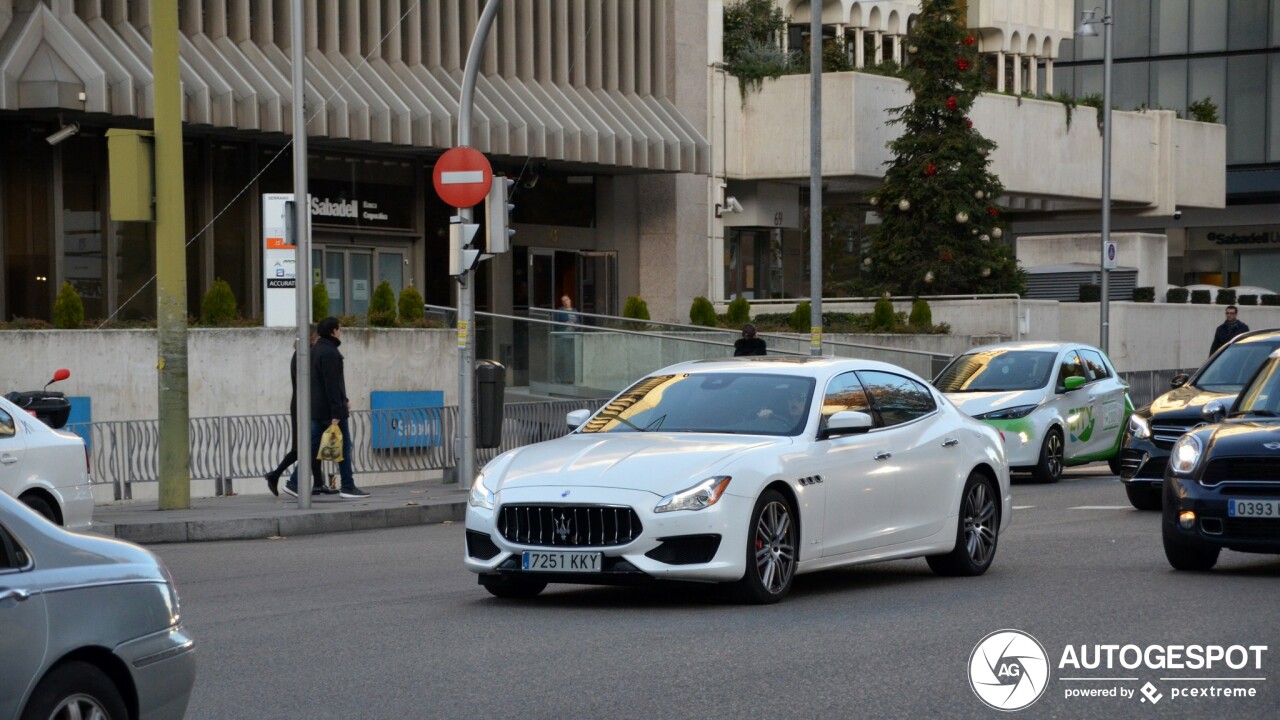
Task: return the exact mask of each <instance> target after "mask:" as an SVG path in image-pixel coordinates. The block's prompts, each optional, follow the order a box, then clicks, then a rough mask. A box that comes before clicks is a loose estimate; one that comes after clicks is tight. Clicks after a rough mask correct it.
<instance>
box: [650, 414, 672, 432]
mask: <svg viewBox="0 0 1280 720" xmlns="http://www.w3.org/2000/svg"><path fill="white" fill-rule="evenodd" d="M666 419H667V416H666V415H665V414H663V415H659V416H658V417H657V418H655V419H654V421H653V422H651V423H649V424H648V425H645V426H644V429H645V430H657V429H658V428H660V427H662V423H663V422H664V421H666Z"/></svg>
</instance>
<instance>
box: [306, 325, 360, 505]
mask: <svg viewBox="0 0 1280 720" xmlns="http://www.w3.org/2000/svg"><path fill="white" fill-rule="evenodd" d="M316 330H317V331H318V332H319V333H320V338H319V339H318V340H316V344H315V346H314V347H312V349H311V454H312V455H315V454H316V453H317V452H318V451H319V449H320V437H321V436H322V435H323V434H324V431H325V430H326V429H328V428H329V426H331V425H337V426H338V429H339V430H341V431H342V462H340V463H338V474H339V475H340V476H341V478H342V489H341V490H340V491H339V494H340V495H341V496H342V497H344V498H366V497H369V493H367V492H365V491H364V490H361V489H360V488H358V487H356V481H355V477H353V475H352V473H351V429H350V426H349V425H348V424H347V417H348V414H349V412H350V410H351V403H350V402H349V401H348V400H347V381H346V375H345V373H344V370H343V361H342V353H340V352H338V346H339V345H341V344H342V339H341V336H342V331H341V328H339V327H338V318H336V317H327V318H325V319H323V320H321V321H320V324H319V325H318V326H317V328H316ZM297 472H298V471H297V468H294V471H293V475H291V476H290V477H289V483H288V485H287V486H286V487H287V488H288V489H289V490H290V491H292V492H290V494H293V492H296V488H297V487H298V477H297Z"/></svg>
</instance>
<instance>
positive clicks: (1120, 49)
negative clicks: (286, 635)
mask: <svg viewBox="0 0 1280 720" xmlns="http://www.w3.org/2000/svg"><path fill="white" fill-rule="evenodd" d="M1112 12H1114V13H1115V23H1114V24H1113V25H1112V26H1111V29H1112V35H1111V40H1112V42H1113V43H1115V46H1114V50H1113V52H1114V53H1115V57H1118V58H1126V57H1143V56H1146V55H1148V54H1150V50H1151V36H1150V34H1148V33H1147V32H1145V30H1146V29H1147V28H1149V27H1151V0H1124V2H1118V3H1116V4H1115V6H1114V9H1113V10H1112ZM1076 17H1080V16H1079V15H1077V16H1076Z"/></svg>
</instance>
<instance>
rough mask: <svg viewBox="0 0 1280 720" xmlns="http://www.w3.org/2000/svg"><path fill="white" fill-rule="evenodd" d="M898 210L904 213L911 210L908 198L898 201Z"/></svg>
mask: <svg viewBox="0 0 1280 720" xmlns="http://www.w3.org/2000/svg"><path fill="white" fill-rule="evenodd" d="M898 209H899V210H901V211H902V212H906V211H908V210H910V209H911V201H910V200H908V199H906V198H902V199H901V200H899V201H898Z"/></svg>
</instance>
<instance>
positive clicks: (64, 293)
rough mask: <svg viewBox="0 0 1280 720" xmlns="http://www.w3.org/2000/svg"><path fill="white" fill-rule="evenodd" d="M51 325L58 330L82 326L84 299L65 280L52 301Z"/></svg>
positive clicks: (74, 328)
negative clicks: (56, 296) (55, 298)
mask: <svg viewBox="0 0 1280 720" xmlns="http://www.w3.org/2000/svg"><path fill="white" fill-rule="evenodd" d="M53 326H54V327H56V328H58V329H59V330H78V329H80V328H81V327H83V326H84V301H83V300H81V299H80V293H78V292H76V289H75V288H74V287H72V285H71V283H69V282H67V281H65V280H64V281H62V289H61V290H59V291H58V299H57V300H54V301H53Z"/></svg>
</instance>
